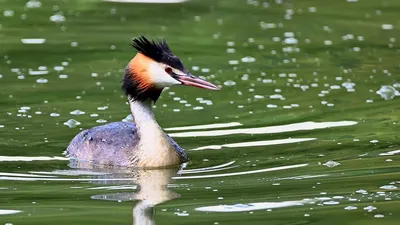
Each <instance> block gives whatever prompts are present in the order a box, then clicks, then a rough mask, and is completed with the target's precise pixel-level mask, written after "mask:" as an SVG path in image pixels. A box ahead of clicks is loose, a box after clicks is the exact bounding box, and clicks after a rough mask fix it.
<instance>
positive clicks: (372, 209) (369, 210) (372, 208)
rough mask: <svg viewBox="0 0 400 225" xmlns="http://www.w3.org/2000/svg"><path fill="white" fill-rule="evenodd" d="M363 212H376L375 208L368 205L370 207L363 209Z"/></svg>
mask: <svg viewBox="0 0 400 225" xmlns="http://www.w3.org/2000/svg"><path fill="white" fill-rule="evenodd" d="M364 210H366V211H368V212H372V211H374V210H376V207H375V206H372V205H370V206H367V207H364Z"/></svg>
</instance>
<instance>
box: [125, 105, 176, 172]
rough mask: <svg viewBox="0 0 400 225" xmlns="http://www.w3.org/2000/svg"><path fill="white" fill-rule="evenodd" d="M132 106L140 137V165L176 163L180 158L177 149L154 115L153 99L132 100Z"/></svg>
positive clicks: (138, 148) (138, 150)
mask: <svg viewBox="0 0 400 225" xmlns="http://www.w3.org/2000/svg"><path fill="white" fill-rule="evenodd" d="M130 108H131V113H132V117H133V120H134V122H135V125H136V130H137V135H138V137H139V142H138V144H137V146H136V151H135V157H138V159H139V163H138V164H139V166H143V167H161V166H168V165H171V164H176V160H179V159H178V157H177V154H176V151H175V149H174V147H173V146H171V144H170V143H169V141H168V139H167V137H166V134H165V133H164V132H163V131H162V129H161V127H160V126H159V125H158V123H157V121H156V119H155V117H154V113H153V110H152V104H151V100H146V101H143V102H142V101H130Z"/></svg>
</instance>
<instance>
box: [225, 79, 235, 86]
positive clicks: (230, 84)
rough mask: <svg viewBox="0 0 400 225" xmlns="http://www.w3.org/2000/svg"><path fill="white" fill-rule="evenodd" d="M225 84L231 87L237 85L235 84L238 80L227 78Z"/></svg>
mask: <svg viewBox="0 0 400 225" xmlns="http://www.w3.org/2000/svg"><path fill="white" fill-rule="evenodd" d="M224 85H225V86H228V87H230V86H235V85H236V82H235V81H233V80H227V81H225V82H224Z"/></svg>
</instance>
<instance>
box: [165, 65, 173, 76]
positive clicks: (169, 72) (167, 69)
mask: <svg viewBox="0 0 400 225" xmlns="http://www.w3.org/2000/svg"><path fill="white" fill-rule="evenodd" d="M165 72H166V73H168V74H169V75H171V74H172V68H171V67H167V68H165Z"/></svg>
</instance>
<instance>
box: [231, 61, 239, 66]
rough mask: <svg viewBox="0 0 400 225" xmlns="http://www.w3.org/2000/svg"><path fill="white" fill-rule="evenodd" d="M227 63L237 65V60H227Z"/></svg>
mask: <svg viewBox="0 0 400 225" xmlns="http://www.w3.org/2000/svg"><path fill="white" fill-rule="evenodd" d="M228 63H229V65H238V64H239V61H238V60H229V61H228Z"/></svg>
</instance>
